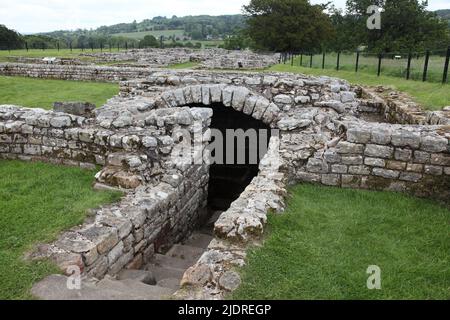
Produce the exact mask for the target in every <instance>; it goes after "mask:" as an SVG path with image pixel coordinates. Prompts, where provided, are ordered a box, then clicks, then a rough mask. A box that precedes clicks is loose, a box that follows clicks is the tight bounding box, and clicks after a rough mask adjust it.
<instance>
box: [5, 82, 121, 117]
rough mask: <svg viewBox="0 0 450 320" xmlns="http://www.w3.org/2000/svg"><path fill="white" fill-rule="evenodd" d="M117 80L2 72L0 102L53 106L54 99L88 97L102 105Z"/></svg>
mask: <svg viewBox="0 0 450 320" xmlns="http://www.w3.org/2000/svg"><path fill="white" fill-rule="evenodd" d="M118 92H119V85H118V84H111V83H99V82H83V81H66V80H47V79H35V78H22V77H4V76H0V104H15V105H19V106H24V107H30V108H31V107H39V108H44V109H51V108H52V107H53V102H55V101H87V102H92V103H95V104H96V105H97V107H100V106H102V105H103V104H104V103H105V102H106V100H107V99H109V98H112V97H113V96H115V95H117V94H118Z"/></svg>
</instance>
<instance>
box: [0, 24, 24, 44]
mask: <svg viewBox="0 0 450 320" xmlns="http://www.w3.org/2000/svg"><path fill="white" fill-rule="evenodd" d="M22 45H23V39H22V36H21V35H20V34H19V33H17V32H16V31H14V30H10V29H8V28H7V27H5V26H4V25H2V24H0V50H12V49H19V48H22Z"/></svg>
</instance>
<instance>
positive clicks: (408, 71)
mask: <svg viewBox="0 0 450 320" xmlns="http://www.w3.org/2000/svg"><path fill="white" fill-rule="evenodd" d="M411 59H412V53H411V52H410V53H409V54H408V66H407V67H406V80H409V77H410V75H411Z"/></svg>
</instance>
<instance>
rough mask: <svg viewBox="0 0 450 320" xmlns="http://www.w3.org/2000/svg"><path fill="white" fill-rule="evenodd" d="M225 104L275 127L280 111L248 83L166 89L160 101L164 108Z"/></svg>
mask: <svg viewBox="0 0 450 320" xmlns="http://www.w3.org/2000/svg"><path fill="white" fill-rule="evenodd" d="M217 103H220V104H223V105H224V106H226V107H231V108H233V109H234V110H236V111H239V112H242V113H244V114H246V115H248V116H251V117H252V118H254V119H256V120H260V121H262V122H263V123H264V124H266V125H268V126H270V127H272V128H274V127H275V126H276V120H277V119H278V115H279V113H280V108H279V107H278V105H276V104H275V103H273V102H271V101H270V100H269V99H267V98H266V97H264V96H263V95H261V94H259V93H255V92H254V91H251V90H249V89H248V88H247V87H245V86H236V85H225V84H203V85H190V86H185V87H180V88H176V89H172V90H167V91H165V92H164V93H163V94H162V95H161V98H160V100H159V105H160V106H161V107H170V108H176V107H182V106H186V105H193V104H202V105H204V106H212V105H214V104H217Z"/></svg>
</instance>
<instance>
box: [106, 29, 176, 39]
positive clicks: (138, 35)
mask: <svg viewBox="0 0 450 320" xmlns="http://www.w3.org/2000/svg"><path fill="white" fill-rule="evenodd" d="M148 35H150V36H154V37H155V38H156V39H159V38H160V37H161V36H164V37H170V36H175V37H182V36H183V35H184V30H156V31H141V32H128V33H116V34H113V35H112V36H116V37H126V38H132V39H138V40H142V39H144V37H145V36H148Z"/></svg>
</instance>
